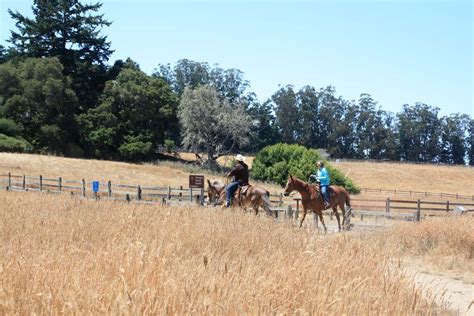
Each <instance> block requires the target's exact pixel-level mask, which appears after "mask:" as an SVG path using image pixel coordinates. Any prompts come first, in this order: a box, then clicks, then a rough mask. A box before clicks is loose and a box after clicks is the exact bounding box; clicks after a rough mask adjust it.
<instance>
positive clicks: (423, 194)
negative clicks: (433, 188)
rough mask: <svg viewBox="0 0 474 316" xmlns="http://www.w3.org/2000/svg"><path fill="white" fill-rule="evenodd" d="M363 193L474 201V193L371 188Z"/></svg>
mask: <svg viewBox="0 0 474 316" xmlns="http://www.w3.org/2000/svg"><path fill="white" fill-rule="evenodd" d="M360 191H361V193H362V192H364V193H367V194H378V195H382V194H383V195H395V196H397V195H402V196H413V197H432V198H440V199H443V198H452V199H456V200H471V201H474V195H463V194H459V193H444V192H438V193H437V192H428V191H412V190H389V189H373V188H372V189H371V188H361V189H360Z"/></svg>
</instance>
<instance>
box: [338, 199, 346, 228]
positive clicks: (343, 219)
mask: <svg viewBox="0 0 474 316" xmlns="http://www.w3.org/2000/svg"><path fill="white" fill-rule="evenodd" d="M339 208H340V209H341V212H342V227H343V229H344V230H345V226H344V225H345V224H346V208H345V206H344V201H342V202H341V203H339Z"/></svg>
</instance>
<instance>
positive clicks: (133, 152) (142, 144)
mask: <svg viewBox="0 0 474 316" xmlns="http://www.w3.org/2000/svg"><path fill="white" fill-rule="evenodd" d="M125 141H126V142H125V143H124V144H122V145H120V147H119V152H120V155H121V156H122V158H123V159H125V160H129V161H138V160H143V159H145V158H146V157H147V156H149V155H151V154H152V153H153V151H152V146H153V144H152V143H151V142H150V141H145V140H143V138H142V137H140V136H137V137H134V136H126V137H125Z"/></svg>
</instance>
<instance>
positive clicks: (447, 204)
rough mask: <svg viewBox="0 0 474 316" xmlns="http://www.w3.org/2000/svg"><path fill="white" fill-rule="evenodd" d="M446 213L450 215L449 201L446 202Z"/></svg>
mask: <svg viewBox="0 0 474 316" xmlns="http://www.w3.org/2000/svg"><path fill="white" fill-rule="evenodd" d="M446 212H447V213H449V201H446Z"/></svg>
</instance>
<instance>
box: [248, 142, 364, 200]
mask: <svg viewBox="0 0 474 316" xmlns="http://www.w3.org/2000/svg"><path fill="white" fill-rule="evenodd" d="M319 160H323V159H322V157H321V156H320V155H319V154H318V153H317V152H316V151H315V150H314V149H307V148H305V147H303V146H301V145H288V144H283V143H279V144H276V145H272V146H267V147H265V148H263V149H262V150H261V151H259V152H258V153H257V155H256V157H255V159H254V161H253V165H252V175H253V177H254V178H255V179H257V180H262V181H272V182H276V183H278V184H280V185H284V184H285V183H286V181H287V179H288V175H290V174H291V175H293V176H296V177H298V178H300V179H301V180H303V181H307V180H308V178H309V176H310V175H311V174H314V173H316V171H317V167H316V163H317V162H318V161H319ZM325 166H326V168H327V169H328V172H329V175H330V178H331V184H337V185H340V186H343V187H345V188H346V189H347V190H348V191H349V192H351V193H358V192H359V188H357V186H356V185H354V183H353V182H352V181H351V180H350V179H349V178H347V177H345V176H344V175H343V174H342V173H341V172H340V171H339V170H337V169H336V168H334V167H333V166H332V165H330V164H328V163H326V164H325Z"/></svg>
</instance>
